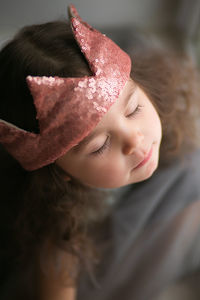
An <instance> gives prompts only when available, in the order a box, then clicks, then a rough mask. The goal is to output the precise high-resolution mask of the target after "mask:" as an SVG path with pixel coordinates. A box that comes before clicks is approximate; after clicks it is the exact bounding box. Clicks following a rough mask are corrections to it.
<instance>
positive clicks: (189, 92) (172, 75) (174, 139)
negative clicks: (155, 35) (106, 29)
mask: <svg viewBox="0 0 200 300" xmlns="http://www.w3.org/2000/svg"><path fill="white" fill-rule="evenodd" d="M132 61H133V66H132V78H133V80H134V81H135V82H136V83H137V84H138V85H139V86H140V87H141V88H142V89H143V91H144V92H146V94H147V95H148V97H149V98H150V100H151V102H152V103H153V105H154V106H155V108H156V110H157V112H158V114H159V116H160V119H161V124H162V132H163V137H162V142H161V147H160V161H159V166H160V167H165V166H166V165H168V164H170V163H171V161H172V160H173V159H175V158H176V157H179V158H181V157H184V155H185V154H187V153H189V152H191V151H193V150H195V149H196V148H199V146H200V136H199V125H200V123H199V121H200V104H199V97H200V85H199V80H200V76H199V71H198V69H197V67H196V65H195V62H194V61H193V60H192V58H191V57H190V56H188V55H186V54H184V53H180V52H179V51H175V50H174V51H172V50H170V51H169V50H156V49H153V48H152V49H148V52H147V51H145V50H144V51H142V52H141V53H137V54H136V55H133V57H132Z"/></svg>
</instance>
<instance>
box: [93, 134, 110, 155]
mask: <svg viewBox="0 0 200 300" xmlns="http://www.w3.org/2000/svg"><path fill="white" fill-rule="evenodd" d="M109 145H110V137H109V136H107V139H106V140H105V143H104V144H103V145H102V146H101V147H100V148H99V149H98V150H96V151H94V152H92V153H91V155H98V154H102V153H103V152H104V151H105V150H106V149H107V148H108V147H109Z"/></svg>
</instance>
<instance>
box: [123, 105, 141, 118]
mask: <svg viewBox="0 0 200 300" xmlns="http://www.w3.org/2000/svg"><path fill="white" fill-rule="evenodd" d="M142 107H143V106H142V105H139V104H138V106H137V107H136V109H135V110H134V111H133V112H132V113H130V114H129V115H128V116H126V117H127V118H132V117H135V116H136V115H137V114H139V113H140V112H141V110H142Z"/></svg>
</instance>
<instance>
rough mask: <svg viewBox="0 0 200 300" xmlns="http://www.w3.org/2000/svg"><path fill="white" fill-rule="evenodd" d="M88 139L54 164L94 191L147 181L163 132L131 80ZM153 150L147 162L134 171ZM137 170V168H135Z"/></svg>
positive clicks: (157, 158)
mask: <svg viewBox="0 0 200 300" xmlns="http://www.w3.org/2000/svg"><path fill="white" fill-rule="evenodd" d="M93 134H96V135H95V136H93V137H92V138H91V139H90V140H89V142H88V143H86V140H88V137H87V138H86V139H85V140H83V141H82V142H81V143H80V144H79V145H78V146H75V147H74V148H72V149H71V150H70V151H68V152H67V153H66V154H65V155H63V156H62V157H60V158H59V159H58V160H57V161H56V164H57V165H58V166H60V167H61V168H62V169H63V170H64V171H65V172H66V173H67V174H68V175H70V177H72V178H73V177H74V178H76V179H78V180H79V181H81V182H82V183H83V184H85V185H88V186H91V187H97V188H117V187H121V186H124V185H128V184H131V183H136V182H140V181H143V180H146V179H148V178H149V177H150V176H151V175H152V174H153V173H154V171H155V170H156V169H157V167H158V161H159V149H160V143H161V138H162V128H161V122H160V118H159V115H158V113H157V111H156V109H155V108H154V106H153V104H152V103H151V101H150V100H149V98H148V97H147V96H146V94H145V93H144V92H143V90H142V89H141V88H140V87H138V86H137V85H136V84H135V83H134V82H133V80H132V79H130V80H129V81H128V82H127V83H126V85H125V87H124V88H123V90H122V92H121V94H120V96H119V98H118V100H117V101H116V102H115V103H114V104H113V105H112V107H111V108H110V110H109V111H108V112H107V113H106V114H105V115H104V117H103V118H102V119H101V121H100V122H99V123H98V125H97V126H96V128H95V129H94V130H93V131H92V132H91V134H90V135H89V138H90V136H91V135H93ZM151 149H152V154H151V156H150V158H149V159H148V161H147V162H146V163H145V164H144V165H143V166H141V167H137V166H138V164H139V163H141V161H143V160H144V159H145V158H146V157H147V156H148V154H149V152H150V150H151ZM136 167H137V168H136Z"/></svg>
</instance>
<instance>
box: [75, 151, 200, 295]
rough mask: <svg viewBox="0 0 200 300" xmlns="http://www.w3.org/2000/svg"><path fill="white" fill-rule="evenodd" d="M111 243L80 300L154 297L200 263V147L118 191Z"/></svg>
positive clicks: (81, 291)
mask: <svg viewBox="0 0 200 300" xmlns="http://www.w3.org/2000/svg"><path fill="white" fill-rule="evenodd" d="M113 199H114V201H113V202H112V210H111V214H110V222H109V223H108V224H109V225H108V228H106V230H108V231H109V232H110V236H109V237H108V239H109V243H108V245H109V246H108V247H107V248H106V251H105V252H104V255H103V258H102V260H101V262H100V264H99V265H98V267H97V268H96V272H95V280H96V283H95V282H94V280H93V281H92V280H91V278H90V277H89V276H88V275H87V274H82V276H81V278H80V282H79V286H78V295H77V299H78V300H86V299H87V300H94V299H95V300H122V299H125V300H147V299H148V300H150V299H155V298H156V297H157V295H159V293H160V292H161V291H162V290H163V289H165V288H166V287H167V286H169V285H170V284H173V282H175V281H177V280H179V279H181V278H182V277H184V276H189V275H190V274H192V272H194V271H196V270H198V269H199V266H200V151H196V152H195V153H192V154H190V155H188V156H187V157H186V158H185V159H184V160H178V159H177V160H176V161H174V162H173V163H172V164H171V165H170V166H168V167H166V168H163V169H161V168H158V169H157V170H156V171H155V173H154V174H153V175H152V176H151V178H149V179H148V180H145V181H143V182H141V183H136V184H133V185H129V186H127V187H124V188H121V189H117V190H115V191H114V192H113Z"/></svg>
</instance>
